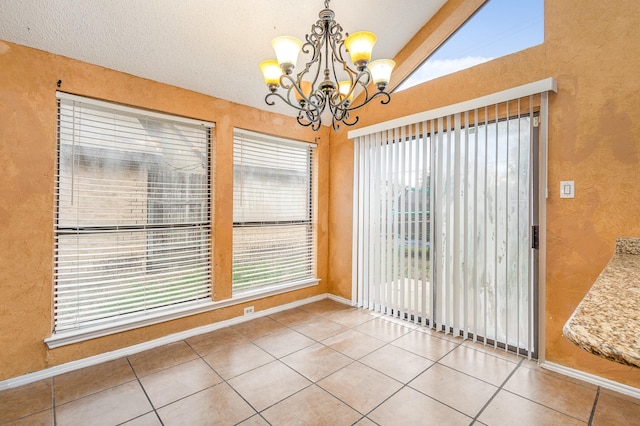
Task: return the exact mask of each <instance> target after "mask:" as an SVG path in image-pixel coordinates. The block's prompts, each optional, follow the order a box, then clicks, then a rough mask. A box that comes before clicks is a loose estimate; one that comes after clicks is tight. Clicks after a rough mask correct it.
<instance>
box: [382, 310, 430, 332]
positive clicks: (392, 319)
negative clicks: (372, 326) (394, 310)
mask: <svg viewBox="0 0 640 426" xmlns="http://www.w3.org/2000/svg"><path fill="white" fill-rule="evenodd" d="M378 318H380V319H381V320H384V321H389V322H392V323H394V324H398V325H401V326H403V327H406V328H410V329H411V330H417V329H418V328H422V326H420V325H418V324H416V323H415V322H412V321H409V320H406V319H403V318H397V317H394V316H391V315H385V314H380V316H379V317H378Z"/></svg>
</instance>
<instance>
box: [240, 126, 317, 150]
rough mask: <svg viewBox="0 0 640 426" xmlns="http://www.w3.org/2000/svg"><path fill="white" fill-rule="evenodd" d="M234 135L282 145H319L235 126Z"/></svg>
mask: <svg viewBox="0 0 640 426" xmlns="http://www.w3.org/2000/svg"><path fill="white" fill-rule="evenodd" d="M233 136H234V138H237V139H242V138H243V137H244V138H247V139H249V140H254V141H260V142H270V143H277V144H281V145H282V144H286V145H292V146H297V147H303V148H308V147H309V146H311V147H313V148H317V146H318V144H317V143H315V142H305V141H299V140H296V139H289V138H285V137H282V136H271V135H267V134H266V133H258V132H253V131H251V130H246V129H241V128H239V127H234V128H233Z"/></svg>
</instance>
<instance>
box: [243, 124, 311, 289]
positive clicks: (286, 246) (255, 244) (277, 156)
mask: <svg viewBox="0 0 640 426" xmlns="http://www.w3.org/2000/svg"><path fill="white" fill-rule="evenodd" d="M314 153H315V144H310V143H304V142H298V141H291V140H287V139H282V138H275V137H271V136H267V135H262V134H258V133H255V132H249V131H246V130H238V129H236V130H235V133H234V145H233V162H234V167H233V294H234V295H237V294H246V293H247V292H250V291H262V290H264V289H266V288H273V287H274V286H280V285H290V284H291V285H293V284H297V283H302V282H305V281H315V280H316V278H315V270H316V268H315V259H316V256H315V253H316V251H315V245H316V244H315V223H314V205H315V170H316V167H315V164H314V163H315V160H314Z"/></svg>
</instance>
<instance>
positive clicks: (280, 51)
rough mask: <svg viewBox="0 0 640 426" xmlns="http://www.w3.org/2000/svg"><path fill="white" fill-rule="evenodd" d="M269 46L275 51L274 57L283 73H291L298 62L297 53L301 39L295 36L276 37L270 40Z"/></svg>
mask: <svg viewBox="0 0 640 426" xmlns="http://www.w3.org/2000/svg"><path fill="white" fill-rule="evenodd" d="M271 46H272V47H273V50H274V51H275V52H276V58H277V59H278V64H280V68H282V70H283V71H284V72H285V74H291V71H293V69H294V68H295V67H296V63H297V62H298V54H299V53H300V49H302V41H300V40H298V39H297V38H295V37H276V38H274V39H273V40H272V41H271Z"/></svg>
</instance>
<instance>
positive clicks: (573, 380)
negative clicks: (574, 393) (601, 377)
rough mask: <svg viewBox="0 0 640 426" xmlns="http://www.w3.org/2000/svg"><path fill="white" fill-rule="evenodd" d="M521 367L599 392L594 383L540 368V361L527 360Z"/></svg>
mask: <svg viewBox="0 0 640 426" xmlns="http://www.w3.org/2000/svg"><path fill="white" fill-rule="evenodd" d="M520 366H521V367H525V368H529V369H531V370H534V371H536V372H538V373H543V374H548V375H550V376H553V377H555V378H557V379H560V380H565V381H567V382H571V383H575V384H577V385H580V386H584V387H586V388H589V389H593V390H598V386H597V385H594V384H592V383H588V382H585V381H583V380H580V379H576V378H573V377H569V376H565V375H564V374H560V373H556V372H555V371H552V370H549V369H548V368H544V367H542V366H540V365H539V364H538V361H536V360H529V359H525V360H523V361H522V363H521V364H520Z"/></svg>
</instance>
